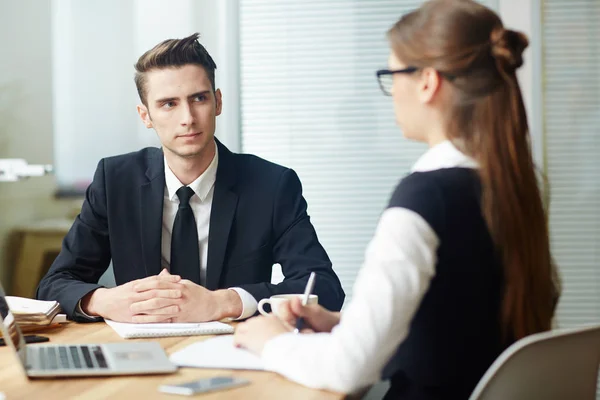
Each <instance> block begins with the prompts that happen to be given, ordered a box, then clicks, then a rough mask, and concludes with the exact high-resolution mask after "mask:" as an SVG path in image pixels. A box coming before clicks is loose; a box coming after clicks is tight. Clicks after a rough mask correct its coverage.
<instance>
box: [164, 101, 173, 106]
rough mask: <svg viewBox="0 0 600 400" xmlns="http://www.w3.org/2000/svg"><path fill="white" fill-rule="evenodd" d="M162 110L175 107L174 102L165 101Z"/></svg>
mask: <svg viewBox="0 0 600 400" xmlns="http://www.w3.org/2000/svg"><path fill="white" fill-rule="evenodd" d="M163 107H164V108H173V107H175V102H174V101H167V102H166V103H164V104H163Z"/></svg>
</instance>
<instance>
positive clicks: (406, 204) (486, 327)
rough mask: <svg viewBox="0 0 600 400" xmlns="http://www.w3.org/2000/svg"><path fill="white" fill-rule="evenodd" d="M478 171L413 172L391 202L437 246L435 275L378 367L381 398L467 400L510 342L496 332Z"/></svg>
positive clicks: (498, 287) (498, 280) (497, 292)
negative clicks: (412, 215)
mask: <svg viewBox="0 0 600 400" xmlns="http://www.w3.org/2000/svg"><path fill="white" fill-rule="evenodd" d="M480 199H481V185H480V180H479V177H478V175H477V171H476V170H472V169H467V168H446V169H440V170H435V171H429V172H415V173H412V174H411V175H409V176H407V177H406V178H405V179H403V180H402V182H400V184H399V185H398V187H397V188H396V190H395V192H394V194H393V195H392V198H391V200H390V204H389V207H402V208H406V209H409V210H412V211H414V212H416V213H417V214H419V215H420V216H421V217H422V218H423V219H424V220H425V221H426V222H427V223H428V224H429V225H430V226H431V227H432V229H433V230H434V231H435V233H436V234H437V236H438V238H439V240H440V245H439V248H438V252H437V264H436V275H435V277H434V278H433V279H432V281H431V284H430V287H429V289H428V291H427V293H426V294H425V297H424V298H423V300H422V302H421V304H420V305H419V308H418V310H417V312H416V314H415V316H414V318H413V320H412V321H411V325H410V331H409V334H408V336H407V337H406V339H405V340H404V341H403V342H402V343H401V344H400V346H399V347H398V350H397V352H396V353H395V354H394V356H393V357H392V358H391V360H390V361H389V363H388V365H387V366H386V367H385V369H384V371H383V378H384V379H391V388H390V391H389V392H388V394H387V398H394V399H396V398H397V399H413V398H414V399H417V398H418V399H437V398H440V399H467V398H468V396H469V395H470V393H471V392H472V390H473V389H474V388H475V386H476V384H477V382H478V381H479V379H480V378H481V377H482V375H483V374H484V373H485V371H486V370H487V368H488V367H489V366H490V365H491V364H492V362H493V361H494V360H495V359H496V358H497V357H498V355H499V354H500V353H501V352H502V350H503V349H504V348H505V347H506V345H507V344H508V343H503V341H502V339H501V334H500V307H501V295H502V282H503V279H502V269H501V266H500V263H499V259H498V257H497V254H496V252H495V250H494V246H493V244H492V240H491V237H490V235H489V232H488V229H487V226H486V224H485V221H484V218H483V216H482V211H481V205H480Z"/></svg>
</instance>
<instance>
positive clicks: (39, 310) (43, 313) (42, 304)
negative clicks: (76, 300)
mask: <svg viewBox="0 0 600 400" xmlns="http://www.w3.org/2000/svg"><path fill="white" fill-rule="evenodd" d="M6 301H7V303H8V307H10V311H11V312H12V314H13V315H14V317H15V321H16V322H17V323H18V324H19V326H26V325H50V323H52V320H53V319H54V317H56V315H57V314H58V313H59V312H60V310H61V309H60V305H59V304H58V302H57V301H41V300H33V299H27V298H24V297H16V296H6Z"/></svg>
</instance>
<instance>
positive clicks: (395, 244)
mask: <svg viewBox="0 0 600 400" xmlns="http://www.w3.org/2000/svg"><path fill="white" fill-rule="evenodd" d="M451 167H465V168H476V167H477V163H476V162H475V161H474V160H473V159H471V158H469V157H467V156H466V155H464V154H462V153H461V152H460V151H458V149H456V148H455V147H454V146H453V145H452V143H451V142H449V141H445V142H443V143H441V144H438V145H437V146H435V147H433V148H431V149H430V150H428V151H427V152H426V153H425V154H424V155H423V156H422V157H421V158H420V159H419V161H418V162H417V163H416V164H415V165H414V167H413V169H412V171H413V172H424V171H431V170H436V169H441V168H451ZM438 246H439V238H438V237H437V235H436V233H435V231H434V230H433V229H432V228H431V226H430V225H429V224H428V223H427V222H426V221H425V220H424V219H423V218H422V217H421V216H420V215H418V214H417V213H415V212H413V211H411V210H408V209H404V208H399V207H394V208H389V209H387V210H385V211H384V212H383V214H382V215H381V218H380V220H379V224H378V226H377V229H376V232H375V235H374V237H373V238H372V240H371V242H370V244H369V245H368V247H367V250H366V254H365V261H364V263H363V266H362V268H361V270H360V272H359V274H358V277H357V279H356V282H355V284H354V292H353V293H354V294H353V297H352V301H351V302H350V304H349V305H348V307H347V308H346V309H345V310H344V312H343V314H342V318H341V321H340V324H339V325H338V326H336V327H335V328H334V329H333V331H332V332H331V333H317V334H306V335H304V334H301V335H295V334H293V333H288V334H284V335H280V336H278V337H276V338H274V339H272V340H270V341H269V342H267V343H266V345H265V347H264V349H263V352H262V358H263V361H264V363H265V366H266V367H267V369H269V370H272V371H275V372H278V373H280V374H282V375H284V376H286V377H288V378H289V379H291V380H293V381H296V382H299V383H301V384H303V385H306V386H309V387H313V388H319V389H329V390H335V391H339V392H344V393H350V392H354V391H356V390H358V389H360V388H362V387H365V386H367V385H370V384H372V383H375V382H377V381H378V380H379V379H380V377H381V372H382V369H383V368H384V366H385V364H386V363H387V361H388V360H389V358H390V357H391V356H392V355H393V354H394V352H395V351H396V350H397V348H398V346H399V345H400V343H401V342H402V341H403V340H404V339H405V337H406V336H407V334H408V330H409V327H410V322H411V320H412V318H413V316H414V314H415V312H416V311H417V309H418V307H419V304H420V302H421V300H422V298H423V296H424V295H425V293H426V292H427V289H428V288H429V284H430V282H431V279H433V277H434V276H435V265H436V262H437V259H436V253H437V249H438Z"/></svg>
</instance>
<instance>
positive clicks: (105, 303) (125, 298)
mask: <svg viewBox="0 0 600 400" xmlns="http://www.w3.org/2000/svg"><path fill="white" fill-rule="evenodd" d="M183 287H184V285H183V284H182V283H181V278H180V277H179V276H177V275H170V274H168V273H167V274H165V273H163V272H161V273H160V274H159V275H156V276H150V277H147V278H144V279H138V280H135V281H131V282H128V283H126V284H124V285H120V286H117V287H114V288H111V289H106V288H100V289H96V290H95V291H94V292H92V293H90V294H88V295H87V296H85V297H84V298H83V299H82V301H81V308H82V310H83V311H84V312H85V313H87V314H89V315H92V316H100V317H103V318H107V319H111V320H113V321H118V322H171V321H172V320H173V318H174V317H175V316H176V315H177V314H178V313H179V311H180V309H179V304H180V303H181V297H182V289H183ZM137 304H143V305H144V307H143V308H144V310H145V311H146V312H145V313H144V314H141V313H138V312H137V308H138V307H139V306H135V307H134V305H137Z"/></svg>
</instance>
